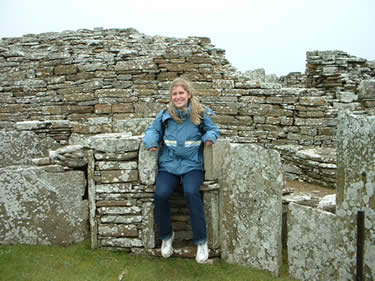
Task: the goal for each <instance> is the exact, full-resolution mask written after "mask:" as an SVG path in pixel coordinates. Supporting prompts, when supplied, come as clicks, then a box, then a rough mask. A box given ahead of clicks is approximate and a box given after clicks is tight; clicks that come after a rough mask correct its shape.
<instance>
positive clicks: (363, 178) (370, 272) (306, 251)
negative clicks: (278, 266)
mask: <svg viewBox="0 0 375 281" xmlns="http://www.w3.org/2000/svg"><path fill="white" fill-rule="evenodd" d="M374 125H375V119H374V116H373V115H363V114H353V113H350V112H349V111H344V112H341V113H340V114H339V117H338V130H337V158H338V159H337V163H338V171H337V191H336V202H337V206H336V209H335V212H336V214H333V213H330V212H326V211H323V210H319V209H316V208H311V207H308V206H301V205H297V204H294V203H291V204H289V214H288V239H287V240H288V242H287V244H288V245H287V246H288V260H289V273H290V275H291V276H292V277H294V278H296V279H297V280H306V281H311V280H316V281H320V280H321V281H323V280H324V281H325V280H338V281H344V280H366V281H367V280H368V281H370V280H374V277H375V267H374V263H373V260H374V255H375V248H374V245H375V239H374V237H375V235H374V234H375V226H374V223H373V222H374V221H375V215H374V214H375V199H374V198H375V195H374V191H375V188H374V182H375V179H374V176H375V174H374V171H375V162H374V147H375V145H374V144H375V143H374V142H375V134H374V132H375V127H374ZM359 211H362V212H363V214H364V216H363V217H364V222H363V241H362V242H361V241H359V240H360V239H359V237H361V236H360V227H359V225H358V217H359V214H358V212H359ZM361 244H362V245H363V250H362V252H361V251H358V249H359V248H360V247H361ZM360 261H362V262H360ZM361 264H362V265H361ZM361 273H362V274H361Z"/></svg>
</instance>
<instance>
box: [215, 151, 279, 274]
mask: <svg viewBox="0 0 375 281" xmlns="http://www.w3.org/2000/svg"><path fill="white" fill-rule="evenodd" d="M221 155H222V161H220V162H222V167H223V168H222V170H221V174H220V177H219V182H220V185H221V188H222V195H221V199H220V204H221V206H220V209H221V215H222V217H221V223H220V225H221V230H220V232H221V235H222V236H221V240H222V244H221V246H222V257H223V258H224V259H225V260H226V261H228V262H230V263H238V264H249V265H251V266H254V267H256V268H260V269H263V270H269V271H271V272H272V273H273V274H274V275H279V273H280V266H281V247H282V245H281V224H282V198H281V196H282V187H283V176H282V170H281V161H280V156H279V154H278V153H277V152H276V151H274V150H266V149H264V148H262V147H260V146H257V145H252V144H229V145H226V146H225V147H223V150H222V152H221ZM270 206H272V208H270Z"/></svg>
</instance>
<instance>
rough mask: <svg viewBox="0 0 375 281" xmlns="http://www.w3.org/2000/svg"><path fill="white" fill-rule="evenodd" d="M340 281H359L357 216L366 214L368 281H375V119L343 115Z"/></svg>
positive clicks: (340, 125)
mask: <svg viewBox="0 0 375 281" xmlns="http://www.w3.org/2000/svg"><path fill="white" fill-rule="evenodd" d="M336 139H337V167H338V170H337V199H336V200H337V207H336V215H337V222H336V225H337V257H338V259H339V264H338V270H339V279H338V280H355V279H356V278H355V276H356V251H357V225H356V223H357V214H358V211H364V213H365V231H364V232H365V233H364V237H365V239H364V240H365V241H364V257H363V258H364V267H363V270H364V271H363V272H364V275H363V276H364V280H374V279H375V263H374V260H375V157H374V156H375V116H364V115H362V116H359V115H354V114H350V113H349V112H340V113H339V115H338V126H337V135H336Z"/></svg>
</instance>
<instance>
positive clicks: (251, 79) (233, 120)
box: [0, 29, 374, 186]
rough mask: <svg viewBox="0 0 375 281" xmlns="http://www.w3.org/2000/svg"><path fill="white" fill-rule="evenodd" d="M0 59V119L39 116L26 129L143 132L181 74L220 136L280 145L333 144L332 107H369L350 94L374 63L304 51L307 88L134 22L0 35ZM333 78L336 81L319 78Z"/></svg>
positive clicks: (12, 121)
mask: <svg viewBox="0 0 375 281" xmlns="http://www.w3.org/2000/svg"><path fill="white" fill-rule="evenodd" d="M0 66H1V68H0V128H1V129H2V130H7V131H9V130H16V129H19V128H18V127H19V126H26V127H27V126H28V124H27V123H25V122H27V121H31V120H34V121H40V122H41V123H40V124H39V125H38V126H40V127H35V128H29V130H32V131H33V132H35V133H38V134H41V135H44V136H50V137H52V138H53V139H54V140H55V141H56V142H58V143H59V144H61V145H66V144H69V143H70V144H72V143H77V142H78V143H79V142H80V141H81V139H82V137H84V136H90V135H95V134H99V133H116V132H122V131H131V132H132V133H133V135H139V134H142V132H143V131H144V129H145V127H146V126H147V124H148V123H147V122H146V123H145V122H144V120H145V118H153V117H155V115H156V114H157V112H158V111H159V110H161V109H162V108H164V107H165V104H166V103H167V102H168V85H169V82H170V81H171V80H173V79H174V78H176V77H178V76H181V75H183V76H186V77H188V78H190V79H191V80H192V81H193V82H194V86H195V87H196V89H197V93H198V94H199V97H200V99H201V101H202V102H203V103H204V104H206V105H208V106H210V107H211V108H212V109H213V110H214V111H215V112H216V114H217V117H216V118H215V121H216V122H217V123H218V124H219V126H220V128H221V130H222V136H223V137H226V138H230V139H231V140H232V141H233V142H239V143H256V144H260V145H262V146H265V147H268V148H275V149H277V150H279V146H282V145H292V146H298V145H299V146H304V147H306V146H309V147H312V148H315V147H321V146H324V147H333V148H334V146H335V140H334V135H335V130H336V115H337V111H338V110H339V109H341V108H349V109H351V110H363V109H365V107H366V106H367V107H374V102H373V101H372V102H367V103H366V104H364V103H361V102H360V101H359V96H358V93H357V87H358V85H359V83H360V81H361V80H363V79H369V78H371V77H374V67H373V63H371V62H368V61H367V60H366V59H362V58H356V57H352V56H350V55H348V54H346V53H344V52H340V51H335V52H308V53H307V70H306V85H305V87H301V84H298V83H297V82H294V83H289V84H286V85H285V84H283V85H282V84H279V83H275V79H271V78H267V79H266V76H265V74H264V73H263V72H262V73H261V74H262V75H263V74H264V75H263V76H264V79H263V78H261V79H258V78H257V77H258V74H257V73H258V72H259V71H255V72H256V74H257V75H255V74H254V72H252V73H250V74H251V75H250V74H249V73H247V74H246V73H244V74H242V73H240V72H237V71H236V70H235V68H234V67H233V66H232V65H231V64H230V63H229V62H228V61H227V59H226V58H225V51H224V50H222V49H219V48H216V47H215V46H213V45H212V44H211V43H210V40H209V39H208V38H202V37H188V38H184V39H177V38H169V37H162V36H148V35H145V34H142V33H139V32H138V31H136V30H134V29H95V30H78V31H67V32H62V33H44V34H37V35H32V34H31V35H25V36H23V37H20V38H2V39H1V40H0ZM254 75H255V76H254ZM296 77H297V76H296ZM332 77H335V79H336V80H337V81H339V82H335V83H328V82H327V83H326V82H322V81H328V80H329V81H331V78H332ZM332 79H333V78H332ZM336 80H335V81H336ZM269 81H272V83H270V82H269ZM319 81H320V82H319ZM52 121H53V122H52ZM17 122H18V123H17ZM33 124H35V123H33ZM280 151H283V150H282V149H281V150H280ZM282 159H284V155H283V154H282ZM333 164H334V163H333ZM296 165H297V166H298V164H296ZM302 170H303V169H302ZM289 175H290V177H291V178H296V179H299V180H307V181H312V182H313V181H314V179H313V177H310V176H306V175H305V174H303V175H302V176H301V175H300V174H299V173H290V174H289V173H288V172H287V173H286V176H289ZM322 178H323V179H324V178H325V177H322ZM331 182H332V181H329V182H328V183H326V185H329V186H332V183H331Z"/></svg>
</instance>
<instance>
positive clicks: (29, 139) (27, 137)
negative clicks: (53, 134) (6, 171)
mask: <svg viewBox="0 0 375 281" xmlns="http://www.w3.org/2000/svg"><path fill="white" fill-rule="evenodd" d="M0 143H1V146H0V168H1V167H6V166H12V165H26V164H32V159H33V158H44V157H48V150H50V149H57V148H58V147H60V145H59V144H58V143H57V142H56V141H54V140H53V139H52V138H48V137H44V138H41V137H39V136H38V135H36V134H35V133H33V132H29V131H27V132H18V131H0Z"/></svg>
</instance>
